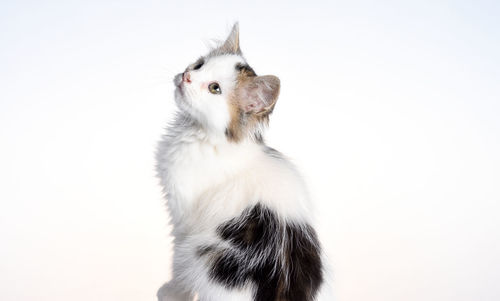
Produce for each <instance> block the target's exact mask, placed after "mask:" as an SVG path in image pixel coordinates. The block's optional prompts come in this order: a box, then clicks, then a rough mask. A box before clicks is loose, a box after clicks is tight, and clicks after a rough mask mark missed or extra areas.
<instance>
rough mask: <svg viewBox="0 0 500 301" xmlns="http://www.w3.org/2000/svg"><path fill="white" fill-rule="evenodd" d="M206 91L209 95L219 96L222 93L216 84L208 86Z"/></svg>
mask: <svg viewBox="0 0 500 301" xmlns="http://www.w3.org/2000/svg"><path fill="white" fill-rule="evenodd" d="M208 91H210V93H212V94H221V93H222V91H221V90H220V86H219V84H218V83H211V84H210V85H208Z"/></svg>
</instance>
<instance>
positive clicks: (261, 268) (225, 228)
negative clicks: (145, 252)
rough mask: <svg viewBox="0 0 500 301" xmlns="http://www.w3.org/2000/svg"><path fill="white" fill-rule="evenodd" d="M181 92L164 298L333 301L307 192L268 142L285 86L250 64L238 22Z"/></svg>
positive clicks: (165, 181)
mask: <svg viewBox="0 0 500 301" xmlns="http://www.w3.org/2000/svg"><path fill="white" fill-rule="evenodd" d="M174 84H175V86H176V90H175V101H176V103H177V106H178V108H179V110H178V113H177V115H176V117H175V120H174V121H173V123H172V124H171V125H170V126H169V127H168V129H167V133H166V135H165V136H164V137H163V138H162V140H161V142H160V143H159V147H158V152H157V171H158V176H159V178H160V180H161V185H162V186H163V190H164V193H165V195H166V198H167V205H168V208H169V211H170V213H171V217H172V223H173V235H174V263H173V279H172V280H171V281H170V282H168V283H166V284H165V285H164V286H162V287H161V288H160V290H159V291H158V299H159V300H160V301H165V300H168V301H181V300H182V301H187V300H193V299H194V298H195V295H197V296H198V298H199V300H202V301H221V300H222V301H224V300H242V301H272V300H281V301H285V300H287V301H294V300H297V301H299V300H300V301H309V300H311V301H312V300H331V299H329V298H328V299H327V297H324V296H323V293H321V292H320V291H324V290H325V289H324V288H325V287H326V286H325V285H324V260H323V259H322V258H323V256H322V253H321V249H320V245H319V242H318V239H317V237H316V233H315V231H314V229H313V227H312V221H311V218H310V217H311V212H310V203H309V196H308V193H307V189H306V186H305V184H304V182H303V180H302V178H301V177H300V175H299V173H298V172H297V170H296V169H295V168H294V166H293V165H292V164H291V163H290V162H289V161H288V160H287V159H286V158H285V157H284V156H283V155H282V154H281V153H279V152H278V151H276V150H274V149H271V148H269V147H268V146H266V145H265V144H264V142H263V138H262V137H263V134H264V130H265V128H266V126H267V124H268V120H269V115H270V114H271V112H272V110H273V109H274V106H275V104H276V101H277V99H278V95H279V88H280V82H279V79H278V78H277V77H276V76H272V75H267V76H257V75H256V73H255V71H254V70H253V69H252V68H251V67H250V66H249V65H248V63H247V62H246V60H245V58H244V57H243V55H242V52H241V49H240V46H239V31H238V26H237V24H236V25H235V26H234V27H233V29H232V31H231V33H230V35H229V37H228V38H227V40H226V41H225V42H224V43H222V44H221V45H220V46H219V47H217V48H216V49H213V50H212V51H210V52H209V53H208V54H207V55H206V56H204V57H201V58H200V59H198V60H197V61H196V62H195V63H193V64H191V65H189V66H188V67H187V68H186V70H185V71H184V72H183V73H181V74H178V75H177V76H176V77H175V79H174ZM214 84H216V85H214ZM214 87H217V88H218V89H215V88H214Z"/></svg>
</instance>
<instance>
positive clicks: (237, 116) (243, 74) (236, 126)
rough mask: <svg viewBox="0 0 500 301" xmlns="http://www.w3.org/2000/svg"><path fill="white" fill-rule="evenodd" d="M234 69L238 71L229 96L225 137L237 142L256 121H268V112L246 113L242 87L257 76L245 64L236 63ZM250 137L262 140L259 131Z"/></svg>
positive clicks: (250, 83)
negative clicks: (228, 115) (228, 119)
mask: <svg viewBox="0 0 500 301" xmlns="http://www.w3.org/2000/svg"><path fill="white" fill-rule="evenodd" d="M236 70H237V71H238V76H237V80H236V86H235V88H234V91H233V93H232V94H231V96H230V97H229V113H230V117H231V119H230V122H229V125H228V127H227V129H226V137H227V138H228V140H229V141H232V142H238V141H240V140H241V139H242V138H243V137H245V136H246V135H248V134H249V133H250V132H252V130H253V129H254V128H255V127H256V126H257V124H258V123H264V124H265V125H267V124H268V122H269V113H271V111H272V109H271V110H269V111H268V112H266V113H264V114H262V113H259V114H253V113H247V112H245V110H244V109H243V108H242V101H241V99H242V97H245V94H244V93H243V89H244V87H245V86H248V85H252V79H253V78H255V77H256V76H257V74H256V73H255V71H254V70H253V69H252V67H250V66H249V65H247V64H237V65H236ZM253 136H254V137H252V138H253V139H255V141H257V142H262V141H263V138H262V135H261V134H260V133H254V135H253Z"/></svg>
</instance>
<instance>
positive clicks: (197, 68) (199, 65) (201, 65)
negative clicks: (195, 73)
mask: <svg viewBox="0 0 500 301" xmlns="http://www.w3.org/2000/svg"><path fill="white" fill-rule="evenodd" d="M201 67H203V62H200V63H198V64H196V65H195V66H194V67H193V70H199V69H200V68H201Z"/></svg>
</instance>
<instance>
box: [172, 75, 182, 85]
mask: <svg viewBox="0 0 500 301" xmlns="http://www.w3.org/2000/svg"><path fill="white" fill-rule="evenodd" d="M174 85H175V86H176V87H178V88H180V87H181V86H182V73H179V74H177V75H176V76H175V77H174Z"/></svg>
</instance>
